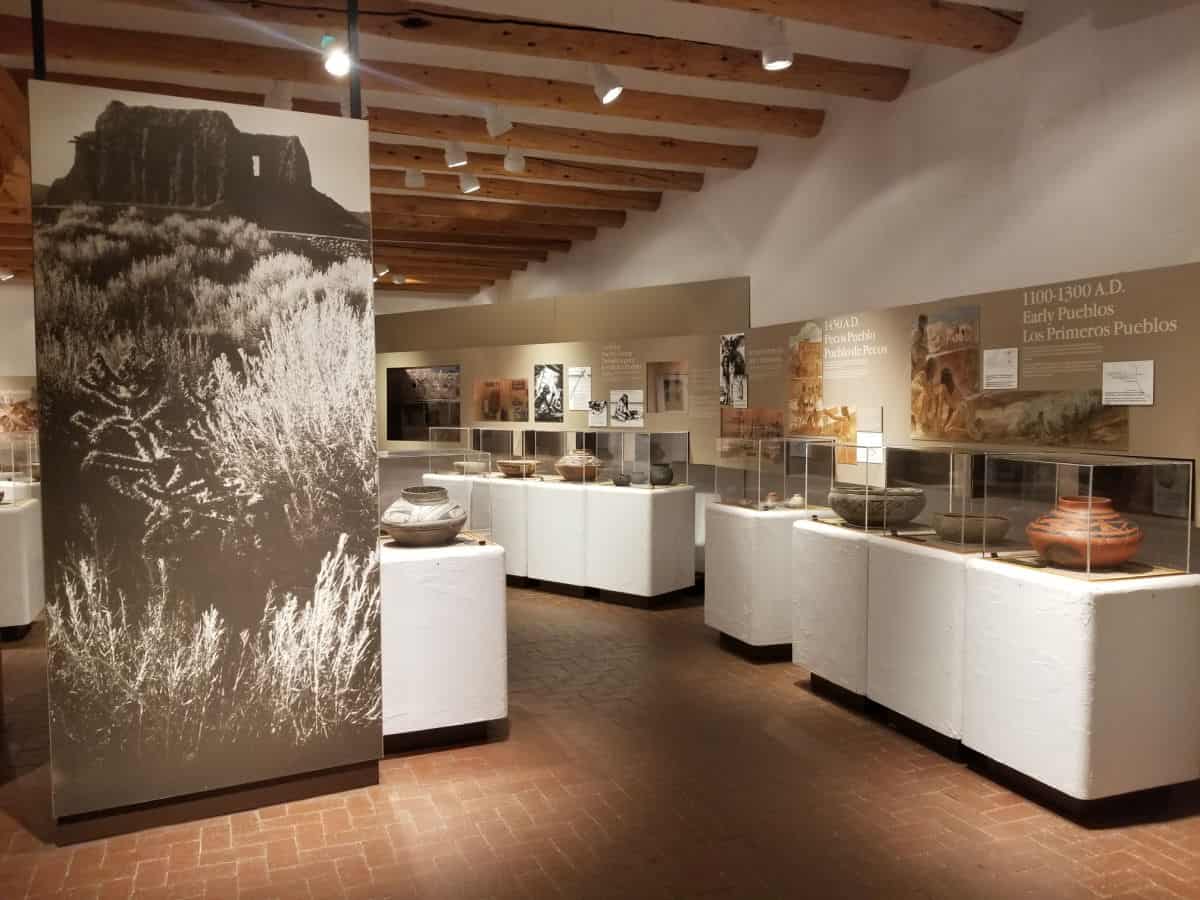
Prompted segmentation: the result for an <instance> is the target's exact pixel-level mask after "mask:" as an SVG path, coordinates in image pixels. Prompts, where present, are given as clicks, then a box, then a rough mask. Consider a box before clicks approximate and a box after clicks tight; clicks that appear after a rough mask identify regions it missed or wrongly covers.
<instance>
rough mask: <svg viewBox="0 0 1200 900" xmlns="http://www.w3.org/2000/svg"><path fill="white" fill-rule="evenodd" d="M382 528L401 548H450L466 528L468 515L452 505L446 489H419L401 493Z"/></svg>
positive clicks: (457, 506)
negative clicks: (443, 546)
mask: <svg viewBox="0 0 1200 900" xmlns="http://www.w3.org/2000/svg"><path fill="white" fill-rule="evenodd" d="M380 524H381V525H382V526H383V530H384V531H386V532H387V533H388V536H389V537H391V539H392V540H393V541H395V542H396V543H397V544H399V545H400V546H401V547H436V546H437V545H439V544H448V543H450V542H451V541H453V540H454V538H455V537H457V536H458V533H459V532H460V531H462V529H463V526H464V525H466V524H467V514H466V513H465V512H464V511H463V508H462V507H461V506H459V505H458V504H457V503H452V502H451V501H450V497H449V495H448V494H447V493H446V489H445V488H444V487H434V486H432V485H417V486H416V487H407V488H405V489H404V490H402V491H401V492H400V499H399V500H397V501H396V502H395V503H393V504H392V505H391V506H389V507H388V508H387V512H385V513H384V514H383V518H382V519H381V522H380Z"/></svg>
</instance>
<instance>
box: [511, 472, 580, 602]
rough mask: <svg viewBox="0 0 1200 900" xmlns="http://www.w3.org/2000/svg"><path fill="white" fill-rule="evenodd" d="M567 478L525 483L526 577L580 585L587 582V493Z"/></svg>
mask: <svg viewBox="0 0 1200 900" xmlns="http://www.w3.org/2000/svg"><path fill="white" fill-rule="evenodd" d="M590 490H592V488H591V487H584V486H583V485H582V484H575V483H572V482H567V481H528V482H527V486H526V494H525V496H526V503H527V509H528V515H527V523H528V530H527V541H528V544H527V551H526V552H527V555H528V560H529V577H530V578H533V579H536V580H538V581H553V582H557V583H558V584H571V585H577V586H579V587H583V586H585V585H586V584H587V555H588V540H589V538H590V535H589V534H588V529H587V494H588V491H590Z"/></svg>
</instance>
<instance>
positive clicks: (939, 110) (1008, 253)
mask: <svg viewBox="0 0 1200 900" xmlns="http://www.w3.org/2000/svg"><path fill="white" fill-rule="evenodd" d="M1026 7H1027V9H1026V24H1025V27H1024V29H1023V32H1022V36H1021V38H1020V40H1019V42H1018V44H1017V45H1016V46H1015V47H1014V48H1012V49H1011V50H1009V51H1008V52H1006V53H1004V54H1001V55H999V56H992V57H979V56H976V55H973V54H966V53H960V52H957V51H947V50H936V49H934V50H927V51H924V52H923V53H922V54H920V56H919V58H918V59H917V60H916V62H915V65H914V75H913V81H912V83H911V86H910V87H909V89H908V90H907V91H906V93H905V94H904V96H903V97H902V98H901V99H900V100H899V101H897V102H896V103H894V104H890V105H885V104H878V103H869V102H864V101H842V102H833V103H831V104H830V106H831V114H830V117H829V122H828V124H827V126H826V129H825V131H824V133H823V134H822V135H821V136H820V137H819V138H818V139H816V140H815V141H807V142H798V141H788V140H782V139H779V140H774V139H771V140H766V139H765V140H763V141H761V142H760V143H761V147H762V152H761V154H760V158H759V161H758V162H757V163H756V164H755V166H754V167H753V168H752V169H750V170H749V171H747V172H742V173H736V174H727V175H715V176H714V175H710V177H709V181H708V185H707V186H706V187H705V189H704V190H703V192H701V193H699V194H695V195H681V194H670V195H668V196H667V199H666V200H665V201H664V204H663V209H662V210H661V211H659V212H657V213H652V214H651V213H630V217H629V222H628V224H627V225H626V226H625V227H624V228H623V229H620V230H619V231H613V230H608V231H607V232H605V233H603V236H602V237H600V238H598V239H597V240H596V241H594V242H591V243H585V242H579V243H577V244H576V245H575V246H574V248H573V249H572V251H571V252H570V253H569V254H567V255H565V256H562V255H556V256H555V257H554V258H553V260H552V261H551V262H550V263H547V264H545V265H536V264H535V265H531V266H530V267H529V271H528V272H525V273H518V275H517V277H516V278H515V279H514V281H513V282H512V283H511V284H502V285H499V286H498V287H497V288H493V289H491V290H489V291H488V292H486V293H485V295H484V297H485V298H486V299H489V300H496V301H506V300H512V299H518V300H519V299H525V298H531V297H541V296H548V295H555V294H564V293H568V294H569V293H583V292H591V291H601V290H613V289H618V288H627V287H637V286H643V285H651V284H662V283H668V282H681V281H694V280H700V279H709V278H719V277H724V276H734V275H745V274H749V275H750V276H751V278H752V282H751V284H752V292H753V318H754V324H755V325H767V324H772V323H775V322H783V321H791V320H795V319H798V318H801V317H804V316H807V315H809V314H817V313H827V312H831V311H835V310H853V309H862V308H867V307H872V306H891V305H896V304H903V303H913V302H918V301H923V300H930V299H936V298H939V297H946V296H954V295H958V294H965V293H974V292H979V291H986V290H992V289H1000V288H1007V287H1017V286H1020V285H1024V284H1036V283H1041V282H1047V281H1055V280H1060V279H1066V278H1073V277H1076V276H1083V275H1089V274H1097V273H1102V272H1108V271H1120V270H1125V269H1136V268H1147V267H1153V266H1159V265H1169V264H1174V263H1181V262H1188V261H1194V260H1197V259H1200V177H1197V175H1196V167H1195V150H1196V147H1198V146H1200V90H1198V89H1197V85H1200V5H1195V4H1192V3H1189V2H1185V0H1139V2H1137V3H1131V2H1128V0H1092V2H1087V0H1030V2H1029V3H1028V4H1026Z"/></svg>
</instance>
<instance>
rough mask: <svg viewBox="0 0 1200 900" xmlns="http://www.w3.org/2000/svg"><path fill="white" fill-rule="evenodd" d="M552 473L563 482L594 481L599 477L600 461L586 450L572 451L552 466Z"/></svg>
mask: <svg viewBox="0 0 1200 900" xmlns="http://www.w3.org/2000/svg"><path fill="white" fill-rule="evenodd" d="M554 471H556V472H558V474H559V475H561V476H562V477H563V480H564V481H596V480H597V478H598V477H599V475H600V460H599V459H597V458H596V457H595V456H592V454H590V453H588V452H587V451H586V450H572V451H571V452H570V453H568V454H567V455H566V456H564V457H563V458H562V459H560V460H559V461H558V462H556V463H555V464H554Z"/></svg>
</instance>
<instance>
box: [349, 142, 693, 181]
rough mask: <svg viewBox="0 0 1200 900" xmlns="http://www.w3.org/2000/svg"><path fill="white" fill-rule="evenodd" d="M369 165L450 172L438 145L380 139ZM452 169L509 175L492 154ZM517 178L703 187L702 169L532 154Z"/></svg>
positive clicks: (373, 145)
mask: <svg viewBox="0 0 1200 900" xmlns="http://www.w3.org/2000/svg"><path fill="white" fill-rule="evenodd" d="M371 165H372V166H373V167H391V168H397V169H420V170H421V171H423V172H448V171H452V170H450V169H449V168H448V167H447V166H446V159H445V156H444V155H443V151H442V149H440V148H437V147H421V146H417V145H412V144H392V143H385V142H383V141H372V142H371ZM453 171H456V172H470V173H472V174H474V175H498V176H500V177H501V178H511V177H512V175H511V174H510V173H509V172H508V170H506V169H505V168H504V157H503V156H501V155H498V154H494V153H470V154H468V155H467V164H466V165H465V166H463V167H461V168H459V169H455V170H453ZM520 177H521V178H529V179H533V180H535V181H555V182H562V183H569V184H602V185H611V186H613V187H625V188H646V189H651V190H658V191H663V190H666V191H698V190H700V189H701V188H702V187H703V186H704V173H703V172H685V171H669V170H666V169H644V168H640V167H638V166H617V165H608V164H604V163H588V162H574V161H571V160H564V159H540V158H537V157H532V156H527V157H525V171H524V172H523V173H522V174H521V176H520Z"/></svg>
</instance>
